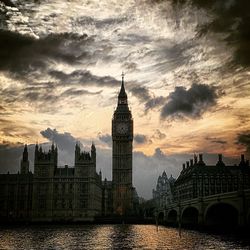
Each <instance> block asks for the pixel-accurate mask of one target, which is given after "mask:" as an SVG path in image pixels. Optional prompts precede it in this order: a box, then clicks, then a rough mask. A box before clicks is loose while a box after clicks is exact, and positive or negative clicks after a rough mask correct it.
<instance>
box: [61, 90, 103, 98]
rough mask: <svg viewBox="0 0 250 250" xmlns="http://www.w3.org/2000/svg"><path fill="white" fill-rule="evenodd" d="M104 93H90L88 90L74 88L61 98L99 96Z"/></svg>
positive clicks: (66, 91) (64, 93)
mask: <svg viewBox="0 0 250 250" xmlns="http://www.w3.org/2000/svg"><path fill="white" fill-rule="evenodd" d="M101 93H102V90H100V91H97V92H90V91H88V90H85V89H74V88H70V89H67V90H65V91H64V92H63V93H62V94H61V96H81V95H99V94H101Z"/></svg>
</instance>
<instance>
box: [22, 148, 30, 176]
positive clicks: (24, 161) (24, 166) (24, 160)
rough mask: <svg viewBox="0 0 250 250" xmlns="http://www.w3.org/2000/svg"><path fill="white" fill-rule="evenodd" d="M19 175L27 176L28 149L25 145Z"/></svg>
mask: <svg viewBox="0 0 250 250" xmlns="http://www.w3.org/2000/svg"><path fill="white" fill-rule="evenodd" d="M20 172H21V174H28V173H29V155H28V147H27V145H26V144H25V146H24V150H23V158H22V160H21V171H20Z"/></svg>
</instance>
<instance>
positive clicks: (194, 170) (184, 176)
mask: <svg viewBox="0 0 250 250" xmlns="http://www.w3.org/2000/svg"><path fill="white" fill-rule="evenodd" d="M239 171H242V172H246V171H247V172H250V168H249V161H248V160H245V158H244V155H241V161H240V163H239V165H238V166H237V165H233V166H226V165H225V163H224V162H223V160H222V155H221V154H219V155H218V162H217V163H216V165H206V163H205V162H204V161H203V155H202V154H199V159H198V158H197V156H196V155H194V159H191V160H190V162H189V161H187V162H186V164H185V163H184V164H183V169H182V171H181V173H180V175H179V177H178V178H177V180H176V183H175V184H179V183H181V182H183V181H186V180H191V177H192V176H193V175H194V176H197V175H221V174H223V175H233V174H235V173H238V172H239Z"/></svg>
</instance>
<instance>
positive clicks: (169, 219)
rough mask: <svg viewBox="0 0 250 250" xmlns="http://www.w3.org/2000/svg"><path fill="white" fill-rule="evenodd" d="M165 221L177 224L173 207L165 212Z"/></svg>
mask: <svg viewBox="0 0 250 250" xmlns="http://www.w3.org/2000/svg"><path fill="white" fill-rule="evenodd" d="M167 222H168V223H169V224H171V225H176V224H177V211H176V210H175V209H171V210H169V212H168V213H167Z"/></svg>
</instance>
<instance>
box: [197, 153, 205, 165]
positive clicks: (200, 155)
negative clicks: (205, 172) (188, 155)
mask: <svg viewBox="0 0 250 250" xmlns="http://www.w3.org/2000/svg"><path fill="white" fill-rule="evenodd" d="M198 164H199V165H205V163H204V161H203V155H202V154H199V162H198Z"/></svg>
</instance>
